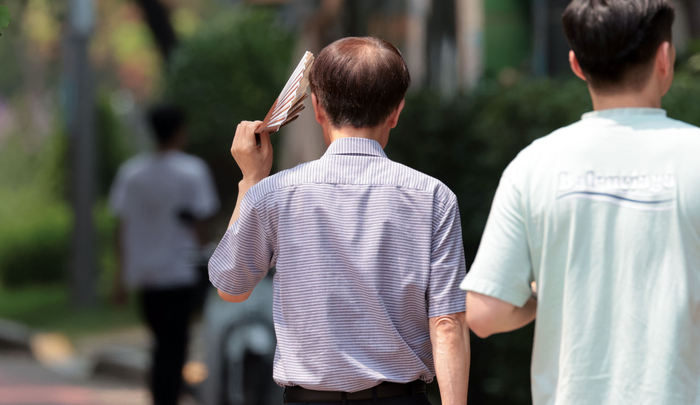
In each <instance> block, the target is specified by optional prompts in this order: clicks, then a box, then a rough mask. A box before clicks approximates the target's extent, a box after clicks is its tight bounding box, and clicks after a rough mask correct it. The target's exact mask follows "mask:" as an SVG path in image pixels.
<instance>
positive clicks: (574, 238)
mask: <svg viewBox="0 0 700 405" xmlns="http://www.w3.org/2000/svg"><path fill="white" fill-rule="evenodd" d="M533 280H535V281H537V288H538V305H537V320H536V327H535V344H534V350H533V355H532V396H533V403H534V405H545V404H546V405H551V404H562V405H563V404H566V405H576V404H591V405H613V404H614V405H620V404H634V405H640V404H649V405H651V404H653V405H683V404H700V129H698V128H696V127H694V126H691V125H688V124H685V123H682V122H679V121H675V120H672V119H669V118H667V117H666V112H665V111H664V110H659V109H641V108H639V109H615V110H604V111H599V112H593V113H588V114H585V115H584V116H583V118H582V120H581V121H579V122H577V123H575V124H573V125H571V126H568V127H565V128H562V129H560V130H558V131H555V132H554V133H552V134H551V135H549V136H546V137H544V138H542V139H539V140H537V141H535V142H533V143H532V145H530V146H529V147H527V148H525V149H524V150H523V151H522V152H520V154H519V155H518V156H517V157H516V158H515V160H513V162H511V164H510V165H509V166H508V168H507V169H506V170H505V172H504V173H503V177H502V178H501V182H500V184H499V186H498V190H497V192H496V196H495V199H494V202H493V206H492V208H491V214H490V216H489V219H488V223H487V225H486V229H485V231H484V235H483V238H482V240H481V245H480V247H479V251H478V254H477V256H476V260H475V261H474V264H473V265H472V267H471V271H470V272H469V273H468V275H467V277H466V278H465V280H464V282H463V283H462V288H463V289H465V290H469V291H474V292H478V293H481V294H485V295H488V296H492V297H495V298H498V299H500V300H503V301H506V302H509V303H511V304H513V305H516V306H522V305H524V304H525V302H526V301H527V300H528V298H529V297H530V294H531V291H530V282H531V281H533Z"/></svg>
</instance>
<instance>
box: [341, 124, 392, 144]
mask: <svg viewBox="0 0 700 405" xmlns="http://www.w3.org/2000/svg"><path fill="white" fill-rule="evenodd" d="M328 132H329V138H330V142H333V141H335V140H336V139H339V138H365V139H373V140H375V141H377V142H379V144H380V145H382V148H383V147H385V146H386V143H387V141H388V139H389V128H386V127H385V126H384V125H380V126H377V127H371V128H355V127H353V126H350V125H347V126H344V127H342V128H332V127H330V128H328Z"/></svg>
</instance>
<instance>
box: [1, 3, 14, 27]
mask: <svg viewBox="0 0 700 405" xmlns="http://www.w3.org/2000/svg"><path fill="white" fill-rule="evenodd" d="M11 21H12V17H10V9H9V8H7V6H0V28H7V26H8V25H10V22H11Z"/></svg>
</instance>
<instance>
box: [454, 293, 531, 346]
mask: <svg viewBox="0 0 700 405" xmlns="http://www.w3.org/2000/svg"><path fill="white" fill-rule="evenodd" d="M467 308H469V309H468V310H467V320H468V322H469V327H470V328H471V329H472V331H473V332H474V333H476V334H477V335H478V336H479V337H482V338H485V337H488V336H491V335H493V334H494V333H503V332H510V331H514V330H516V329H520V328H522V327H523V326H525V325H527V324H529V323H530V322H532V321H534V320H535V316H536V315H537V301H536V300H535V299H533V298H530V299H529V300H528V301H527V302H526V303H525V305H523V306H522V307H516V306H515V305H512V304H509V303H506V302H503V301H501V300H499V299H497V298H493V297H489V296H486V295H483V294H478V293H474V292H471V291H470V292H468V293H467Z"/></svg>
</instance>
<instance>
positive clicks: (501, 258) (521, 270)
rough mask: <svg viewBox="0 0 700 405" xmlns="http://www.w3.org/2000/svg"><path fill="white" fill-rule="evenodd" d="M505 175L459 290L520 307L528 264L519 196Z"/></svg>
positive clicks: (529, 271)
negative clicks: (474, 255)
mask: <svg viewBox="0 0 700 405" xmlns="http://www.w3.org/2000/svg"><path fill="white" fill-rule="evenodd" d="M511 165H512V164H511ZM508 171H509V170H508V169H506V172H504V175H503V176H502V177H501V181H500V183H499V185H498V189H497V190H496V196H495V197H494V200H493V205H492V206H491V213H490V214H489V218H488V221H487V222H486V229H485V230H484V234H483V236H482V238H481V244H480V245H479V250H478V252H477V254H476V259H475V260H474V263H473V264H472V267H471V269H470V270H469V273H468V274H467V277H466V278H465V279H464V281H463V282H462V284H461V286H460V287H461V288H462V289H463V290H467V291H473V292H476V293H480V294H484V295H488V296H490V297H494V298H497V299H499V300H501V301H505V302H508V303H510V304H513V305H515V306H517V307H522V306H523V305H525V303H526V302H527V300H528V299H529V298H530V296H531V294H532V291H531V289H530V282H531V281H532V280H533V276H532V264H531V260H530V251H529V245H528V240H527V230H526V227H525V216H524V214H523V209H522V205H521V195H520V192H519V190H518V189H517V187H516V185H515V183H514V182H513V181H512V180H511V178H510V177H509V176H508Z"/></svg>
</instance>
